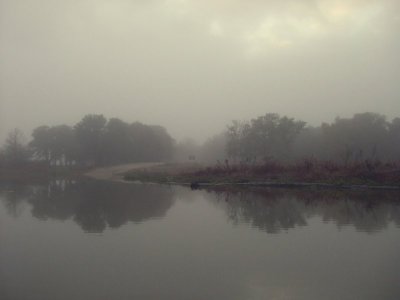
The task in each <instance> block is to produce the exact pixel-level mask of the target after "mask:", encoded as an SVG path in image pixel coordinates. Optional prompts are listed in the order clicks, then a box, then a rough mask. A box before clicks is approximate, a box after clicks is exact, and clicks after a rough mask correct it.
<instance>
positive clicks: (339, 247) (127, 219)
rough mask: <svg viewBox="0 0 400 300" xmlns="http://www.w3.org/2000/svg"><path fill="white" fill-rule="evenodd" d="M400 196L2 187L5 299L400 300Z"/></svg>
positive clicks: (0, 292) (0, 255) (0, 268)
mask: <svg viewBox="0 0 400 300" xmlns="http://www.w3.org/2000/svg"><path fill="white" fill-rule="evenodd" d="M399 282H400V197H399V193H398V192H393V191H387V192H382V191H379V192H378V191H377V192H366V191H334V190H325V191H322V190H284V189H268V188H251V189H246V190H243V189H232V188H230V189H227V188H219V189H216V190H196V191H192V190H190V189H188V188H185V187H171V186H161V185H140V184H126V183H119V182H114V183H111V182H103V181H95V180H84V181H80V182H71V181H70V182H66V181H55V182H52V183H51V184H49V185H46V186H29V185H1V186H0V299H2V300H25V299H26V300H36V299H37V300H47V299H48V300H64V299H65V300H67V299H68V300H71V299H74V300H80V299H82V300H90V299H93V300H103V299H104V300H112V299H115V300H124V299H171V300H172V299H173V300H177V299H191V300H193V299H199V300H200V299H202V300H203V299H208V300H209V299H218V300H223V299H229V300H236V299H237V300H243V299H249V300H250V299H279V300H281V299H282V300H283V299H302V300H303V299H304V300H325V299H328V300H329V299H338V300H339V299H340V300H345V299H363V300H369V299H371V300H372V299H374V300H375V299H386V300H391V299H393V300H398V299H400V284H399Z"/></svg>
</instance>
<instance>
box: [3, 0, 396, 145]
mask: <svg viewBox="0 0 400 300" xmlns="http://www.w3.org/2000/svg"><path fill="white" fill-rule="evenodd" d="M399 9H400V2H399V1H396V0H392V1H390V0H347V1H339V0H325V1H324V0H306V1H298V0H296V1H295V0H284V1H282V0H279V1H278V0H268V1H267V0H264V1H261V0H253V1H245V0H231V1H227V0H213V1H211V0H198V1H195V0H164V1H161V0H151V1H150V0H146V1H145V0H137V1H128V0H113V1H111V0H109V1H106V0H82V1H60V0H52V1H49V0H42V1H40V2H38V1H33V0H23V1H22V0H0V140H3V139H4V137H5V136H6V134H7V132H8V131H10V130H11V129H13V128H15V127H19V128H20V129H22V130H24V131H25V132H26V134H27V135H28V136H29V135H30V131H31V130H32V129H33V128H34V127H36V126H39V125H42V124H48V125H56V124H62V123H67V124H71V125H72V124H74V123H76V122H77V121H79V120H80V119H81V118H82V116H83V115H85V114H87V113H99V114H104V115H106V116H107V117H119V118H122V119H124V120H126V121H140V122H143V123H146V124H160V125H163V126H165V127H166V128H167V129H168V130H169V132H170V133H171V135H172V136H174V137H175V138H177V139H180V138H183V137H185V136H192V137H195V138H197V139H199V140H204V139H205V138H206V137H208V136H210V135H212V134H214V133H218V132H219V131H221V130H223V129H225V126H226V124H227V123H229V122H230V121H231V120H233V119H249V118H252V117H255V116H258V115H261V114H265V113H267V112H276V113H279V114H282V115H288V116H291V117H295V118H298V119H302V120H304V121H307V122H308V123H309V124H315V125H317V124H319V123H321V122H322V121H330V120H333V119H334V118H335V117H336V116H339V115H340V116H342V117H347V116H351V115H353V114H354V113H357V112H364V111H373V112H377V113H382V114H385V115H387V116H388V117H389V118H392V117H395V116H398V115H400V104H399V95H400V85H399V78H400V63H399V62H400V59H399V55H398V53H400V38H399V37H400V10H399Z"/></svg>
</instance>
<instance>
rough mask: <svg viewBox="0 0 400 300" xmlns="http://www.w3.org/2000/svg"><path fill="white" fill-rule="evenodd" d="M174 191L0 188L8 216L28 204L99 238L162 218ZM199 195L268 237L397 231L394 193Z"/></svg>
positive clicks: (105, 186)
mask: <svg viewBox="0 0 400 300" xmlns="http://www.w3.org/2000/svg"><path fill="white" fill-rule="evenodd" d="M174 191H176V190H174V189H173V188H170V187H167V186H161V185H134V184H124V183H106V182H96V181H84V182H78V183H75V182H65V181H57V182H52V183H51V184H49V185H48V186H47V187H27V186H8V187H0V196H2V199H3V201H4V204H5V206H6V208H7V210H8V212H9V213H10V214H11V215H12V216H15V217H17V216H18V215H19V214H20V212H21V210H22V208H21V206H22V205H23V204H24V203H29V204H30V205H31V206H32V215H33V216H34V217H36V218H38V219H42V220H45V219H56V220H67V219H73V220H74V221H75V222H76V223H77V224H79V225H80V226H81V228H82V229H83V230H84V231H88V232H102V231H104V230H105V229H106V228H107V227H110V228H118V227H120V226H121V225H123V224H125V223H126V222H128V221H131V222H135V223H139V222H143V221H146V220H148V219H153V218H162V217H164V216H165V214H166V212H167V211H168V209H170V208H171V206H172V205H173V202H174V193H175V192H174ZM182 193H183V191H181V194H182ZM189 193H190V194H193V193H192V192H189ZM202 194H203V195H204V196H205V197H206V198H208V199H209V200H211V201H212V202H215V203H216V204H217V205H218V206H219V207H222V208H223V209H224V210H225V211H226V213H227V215H228V218H229V220H230V221H231V222H233V224H236V225H238V224H242V223H248V224H251V226H253V227H256V228H259V229H261V230H263V231H266V232H268V233H278V232H280V231H281V230H288V229H291V228H295V227H301V226H306V225H307V224H308V220H309V219H310V218H312V217H315V216H319V217H321V218H322V220H323V221H324V222H334V223H335V224H337V226H338V227H339V228H340V227H342V226H347V225H352V226H354V227H355V228H356V229H357V230H359V231H365V232H369V233H372V232H375V231H379V230H381V229H384V228H386V227H387V226H388V224H389V223H391V222H392V223H394V224H395V225H396V226H400V195H399V193H398V192H397V191H386V192H382V191H368V192H367V191H332V190H317V191H315V190H283V189H268V188H252V189H246V190H243V189H237V190H235V189H232V188H220V189H217V190H213V191H208V192H202ZM189 196H190V195H189V194H188V193H184V197H185V198H188V197H189Z"/></svg>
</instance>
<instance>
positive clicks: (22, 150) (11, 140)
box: [1, 128, 30, 166]
mask: <svg viewBox="0 0 400 300" xmlns="http://www.w3.org/2000/svg"><path fill="white" fill-rule="evenodd" d="M1 153H2V154H1V156H2V157H3V160H4V163H5V164H9V165H12V166H14V165H19V164H23V163H26V162H27V161H28V160H29V158H30V152H29V149H28V147H27V146H26V143H25V137H24V134H23V133H22V131H21V130H19V129H17V128H16V129H14V130H12V131H11V132H10V133H9V134H8V136H7V139H6V142H5V145H4V147H3V149H2V150H1Z"/></svg>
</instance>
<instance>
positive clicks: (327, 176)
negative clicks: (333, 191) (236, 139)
mask: <svg viewBox="0 0 400 300" xmlns="http://www.w3.org/2000/svg"><path fill="white" fill-rule="evenodd" d="M124 179H125V180H129V181H141V182H155V183H179V184H191V185H192V186H196V185H199V186H201V185H217V184H219V185H221V184H237V185H240V184H241V185H267V186H277V187H308V186H317V187H355V186H359V187H395V188H396V187H400V165H399V164H398V163H385V164H384V163H381V162H378V161H375V162H368V161H364V162H353V163H350V164H338V163H334V162H330V161H328V162H320V161H313V160H305V161H302V162H299V163H294V164H285V165H284V164H279V163H276V162H269V163H265V164H263V165H228V164H226V165H216V166H211V167H202V166H200V165H189V166H187V165H179V164H175V165H174V164H170V165H164V166H162V167H155V168H149V169H142V170H134V171H131V172H128V173H126V174H125V176H124Z"/></svg>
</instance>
